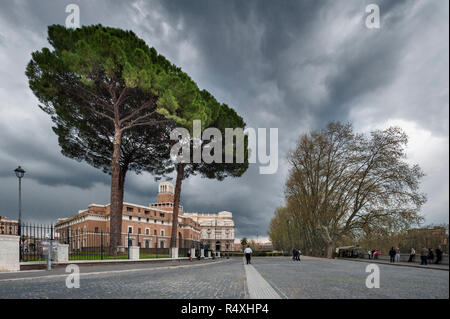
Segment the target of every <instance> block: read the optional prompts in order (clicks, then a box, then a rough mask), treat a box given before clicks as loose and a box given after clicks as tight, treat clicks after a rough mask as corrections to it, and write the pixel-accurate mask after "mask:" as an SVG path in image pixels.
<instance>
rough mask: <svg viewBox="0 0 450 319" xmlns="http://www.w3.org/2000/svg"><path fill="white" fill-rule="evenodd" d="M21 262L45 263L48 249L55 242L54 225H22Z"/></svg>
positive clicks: (20, 228)
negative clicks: (51, 242)
mask: <svg viewBox="0 0 450 319" xmlns="http://www.w3.org/2000/svg"><path fill="white" fill-rule="evenodd" d="M17 234H20V261H45V253H46V249H47V248H48V247H49V244H50V241H55V231H54V226H53V225H40V224H21V225H20V227H19V228H18V233H17Z"/></svg>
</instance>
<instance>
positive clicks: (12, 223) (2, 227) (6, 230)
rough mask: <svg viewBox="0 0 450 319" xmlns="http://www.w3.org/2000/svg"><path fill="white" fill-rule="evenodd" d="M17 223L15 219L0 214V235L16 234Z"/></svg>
mask: <svg viewBox="0 0 450 319" xmlns="http://www.w3.org/2000/svg"><path fill="white" fill-rule="evenodd" d="M18 226H19V223H18V221H17V220H11V219H6V217H4V216H0V235H17V234H18Z"/></svg>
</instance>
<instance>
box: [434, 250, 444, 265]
mask: <svg viewBox="0 0 450 319" xmlns="http://www.w3.org/2000/svg"><path fill="white" fill-rule="evenodd" d="M435 252H436V262H435V264H439V263H440V262H441V260H442V249H441V246H438V248H436V250H435Z"/></svg>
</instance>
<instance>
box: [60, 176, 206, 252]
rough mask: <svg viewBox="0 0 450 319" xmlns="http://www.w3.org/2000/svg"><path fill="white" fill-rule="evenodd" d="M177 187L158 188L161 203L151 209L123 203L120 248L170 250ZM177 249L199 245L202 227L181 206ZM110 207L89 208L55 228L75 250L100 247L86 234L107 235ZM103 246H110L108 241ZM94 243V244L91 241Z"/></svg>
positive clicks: (61, 222) (90, 206)
mask: <svg viewBox="0 0 450 319" xmlns="http://www.w3.org/2000/svg"><path fill="white" fill-rule="evenodd" d="M173 196H174V187H173V185H172V184H171V183H168V182H163V183H160V184H159V191H158V200H157V202H156V203H151V204H150V205H149V206H142V205H136V204H132V203H126V202H124V203H123V211H122V233H121V236H122V237H121V245H123V246H126V245H128V242H129V243H130V245H131V246H140V247H142V248H169V246H170V237H171V232H172V214H173ZM178 214H179V215H178V234H177V239H178V247H183V246H185V245H186V244H185V243H186V242H187V241H200V225H199V224H198V223H197V222H195V221H194V220H193V219H192V218H190V217H188V216H185V215H184V214H183V207H182V206H180V209H179V213H178ZM109 216H110V204H107V205H98V204H90V205H89V206H88V208H87V209H85V210H80V211H79V212H78V214H76V215H75V216H72V217H68V218H60V219H58V221H57V222H56V224H55V231H56V232H57V233H58V234H59V237H60V238H68V239H69V241H70V244H71V246H72V247H76V248H77V249H82V248H84V247H89V246H97V245H98V243H97V242H95V243H90V242H89V241H90V238H92V236H87V235H86V234H90V235H92V234H101V233H106V234H108V233H109V231H110V229H109ZM105 240H106V242H105V243H103V244H104V245H108V239H107V238H106V239H105ZM91 241H92V240H91Z"/></svg>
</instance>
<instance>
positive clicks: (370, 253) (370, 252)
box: [367, 249, 372, 259]
mask: <svg viewBox="0 0 450 319" xmlns="http://www.w3.org/2000/svg"><path fill="white" fill-rule="evenodd" d="M367 255H368V256H369V259H372V251H371V250H370V249H369V251H368V252H367Z"/></svg>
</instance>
